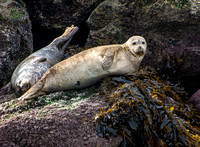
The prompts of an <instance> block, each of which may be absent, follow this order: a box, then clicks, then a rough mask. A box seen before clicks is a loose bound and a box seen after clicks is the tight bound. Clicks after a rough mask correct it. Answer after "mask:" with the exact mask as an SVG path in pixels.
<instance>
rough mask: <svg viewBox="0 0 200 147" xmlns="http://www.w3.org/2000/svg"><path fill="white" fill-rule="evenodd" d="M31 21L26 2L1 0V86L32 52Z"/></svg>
mask: <svg viewBox="0 0 200 147" xmlns="http://www.w3.org/2000/svg"><path fill="white" fill-rule="evenodd" d="M32 45H33V44H32V33H31V22H30V20H29V16H28V13H27V12H26V9H25V6H24V3H18V2H16V1H14V0H3V1H1V2H0V87H2V86H4V85H5V84H7V83H8V82H9V81H10V77H11V75H12V72H13V71H14V69H15V67H16V66H17V65H18V64H19V63H20V62H21V61H22V60H23V59H24V58H25V57H27V56H28V55H29V54H30V53H31V52H32V49H33V48H32Z"/></svg>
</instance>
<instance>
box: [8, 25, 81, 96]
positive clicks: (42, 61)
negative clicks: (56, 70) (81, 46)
mask: <svg viewBox="0 0 200 147" xmlns="http://www.w3.org/2000/svg"><path fill="white" fill-rule="evenodd" d="M77 31H78V27H74V26H73V25H72V26H71V27H67V28H66V29H65V32H64V33H63V34H62V35H61V36H59V37H57V38H56V39H54V40H53V41H52V42H51V43H50V44H49V45H48V46H46V47H44V48H42V49H40V50H38V51H36V52H34V53H33V54H31V55H30V56H28V57H27V58H26V59H25V60H23V61H22V62H21V63H20V64H19V65H18V66H17V68H16V69H15V71H14V72H13V74H12V77H11V85H12V88H13V89H14V91H15V93H16V94H17V95H18V96H20V95H22V94H23V93H25V92H26V91H27V90H28V89H29V88H30V87H32V86H33V85H34V84H35V83H36V82H37V81H38V80H39V79H40V78H41V77H42V76H43V74H44V73H45V72H46V71H47V70H48V69H49V68H50V67H52V66H53V65H55V64H56V63H58V62H60V60H61V59H62V58H63V56H64V54H65V51H66V48H67V46H68V45H69V43H70V41H71V39H72V37H73V36H74V34H75V33H76V32H77Z"/></svg>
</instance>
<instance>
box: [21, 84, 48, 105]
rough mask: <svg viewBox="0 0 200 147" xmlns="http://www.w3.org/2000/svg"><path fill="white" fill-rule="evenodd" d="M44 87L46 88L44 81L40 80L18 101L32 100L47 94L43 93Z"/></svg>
mask: <svg viewBox="0 0 200 147" xmlns="http://www.w3.org/2000/svg"><path fill="white" fill-rule="evenodd" d="M43 86H44V84H43V81H41V80H39V81H38V82H37V83H36V84H35V85H33V86H32V87H31V88H30V89H29V90H28V91H27V92H26V93H24V94H23V95H22V96H21V97H20V98H18V100H19V101H23V100H30V99H33V98H36V97H38V96H41V95H44V94H46V93H45V92H44V91H42V88H43Z"/></svg>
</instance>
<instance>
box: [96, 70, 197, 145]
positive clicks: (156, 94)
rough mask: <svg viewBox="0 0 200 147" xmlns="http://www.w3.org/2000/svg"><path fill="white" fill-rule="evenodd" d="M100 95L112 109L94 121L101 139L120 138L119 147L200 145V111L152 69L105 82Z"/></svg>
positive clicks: (176, 86)
mask: <svg viewBox="0 0 200 147" xmlns="http://www.w3.org/2000/svg"><path fill="white" fill-rule="evenodd" d="M115 85H118V86H115ZM102 92H103V93H104V94H107V95H108V96H107V100H108V102H109V103H110V106H111V107H110V109H108V110H103V108H101V110H100V113H99V114H98V115H97V116H96V118H95V123H96V126H97V131H98V134H99V135H100V136H102V137H105V136H109V135H110V134H112V135H122V136H123V141H122V142H121V144H120V145H121V146H199V145H200V128H199V126H200V116H199V111H198V110H197V109H195V108H194V107H193V106H191V105H190V104H189V103H188V102H187V101H186V96H187V95H186V93H185V92H184V90H183V89H182V88H180V87H179V86H178V85H173V84H171V83H170V82H169V81H163V80H161V79H160V78H159V77H158V76H157V74H156V72H155V71H154V69H152V68H150V67H145V68H143V69H141V70H140V71H139V72H138V73H137V74H135V75H134V76H129V77H117V78H116V77H115V78H112V80H109V79H107V80H105V81H104V84H103V86H102Z"/></svg>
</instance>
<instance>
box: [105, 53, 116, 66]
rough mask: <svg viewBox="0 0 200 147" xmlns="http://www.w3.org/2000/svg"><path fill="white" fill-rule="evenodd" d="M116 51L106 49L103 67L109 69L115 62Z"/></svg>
mask: <svg viewBox="0 0 200 147" xmlns="http://www.w3.org/2000/svg"><path fill="white" fill-rule="evenodd" d="M114 56H115V52H111V51H106V52H105V54H104V55H103V61H102V67H103V70H108V69H109V68H110V66H111V65H112V63H113V59H114Z"/></svg>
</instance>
